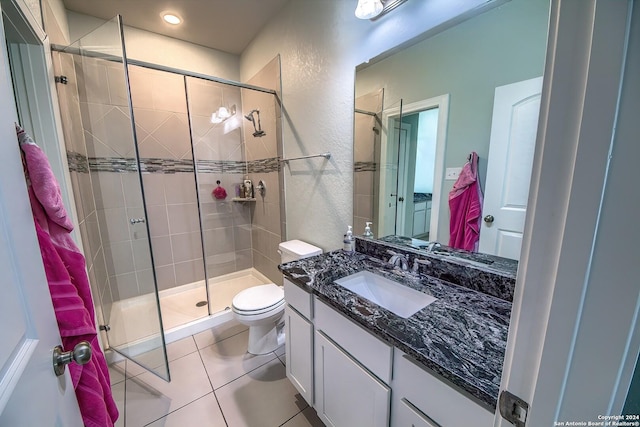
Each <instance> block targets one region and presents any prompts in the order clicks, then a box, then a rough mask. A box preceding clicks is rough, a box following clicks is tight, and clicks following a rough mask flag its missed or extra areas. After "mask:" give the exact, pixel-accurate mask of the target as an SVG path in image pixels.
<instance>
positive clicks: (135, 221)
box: [129, 218, 146, 225]
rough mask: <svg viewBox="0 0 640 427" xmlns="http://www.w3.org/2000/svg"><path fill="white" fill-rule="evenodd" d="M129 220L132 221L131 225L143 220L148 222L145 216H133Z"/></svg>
mask: <svg viewBox="0 0 640 427" xmlns="http://www.w3.org/2000/svg"><path fill="white" fill-rule="evenodd" d="M129 222H130V223H131V225H133V224H138V223H141V222H146V220H145V219H144V218H131V219H130V220H129Z"/></svg>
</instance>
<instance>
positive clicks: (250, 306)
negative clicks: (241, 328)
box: [232, 283, 284, 311]
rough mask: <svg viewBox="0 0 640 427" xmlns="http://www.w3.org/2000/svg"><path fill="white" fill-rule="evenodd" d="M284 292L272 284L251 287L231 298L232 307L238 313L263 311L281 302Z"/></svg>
mask: <svg viewBox="0 0 640 427" xmlns="http://www.w3.org/2000/svg"><path fill="white" fill-rule="evenodd" d="M283 299H284V290H283V289H282V288H281V287H280V286H278V285H275V284H273V283H269V284H268V285H260V286H253V287H251V288H248V289H245V290H244V291H241V292H240V293H238V294H237V295H236V296H235V297H233V302H232V304H233V307H234V308H236V309H237V310H240V311H256V310H264V309H265V308H269V307H272V306H274V305H277V304H279V303H281V302H282V300H283Z"/></svg>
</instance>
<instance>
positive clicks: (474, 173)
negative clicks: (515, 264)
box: [449, 151, 482, 252]
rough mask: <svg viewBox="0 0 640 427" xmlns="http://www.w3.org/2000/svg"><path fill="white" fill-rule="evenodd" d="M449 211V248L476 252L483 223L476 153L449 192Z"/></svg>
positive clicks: (472, 154)
mask: <svg viewBox="0 0 640 427" xmlns="http://www.w3.org/2000/svg"><path fill="white" fill-rule="evenodd" d="M449 209H450V212H451V218H450V221H449V231H450V238H449V246H451V247H452V248H458V249H464V250H467V251H474V252H476V251H477V250H478V242H479V240H480V225H481V221H482V189H481V188H480V182H479V181H478V154H477V153H476V152H475V151H474V152H473V153H471V160H470V161H469V162H467V163H466V164H465V165H464V167H463V168H462V171H461V172H460V176H459V177H458V180H457V181H456V183H455V184H454V185H453V188H452V189H451V191H450V192H449Z"/></svg>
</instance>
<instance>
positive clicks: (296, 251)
mask: <svg viewBox="0 0 640 427" xmlns="http://www.w3.org/2000/svg"><path fill="white" fill-rule="evenodd" d="M278 252H279V253H280V261H281V262H282V263H283V264H284V263H285V262H290V261H295V260H298V259H302V258H308V257H310V256H314V255H320V254H321V253H322V249H320V248H319V247H317V246H313V245H310V244H309V243H306V242H303V241H302V240H288V241H286V242H282V243H280V245H278Z"/></svg>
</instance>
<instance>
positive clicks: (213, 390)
mask: <svg viewBox="0 0 640 427" xmlns="http://www.w3.org/2000/svg"><path fill="white" fill-rule="evenodd" d="M198 356H199V357H200V362H202V367H203V368H204V371H205V372H206V373H207V379H208V380H209V385H210V386H211V390H212V393H213V397H215V399H216V403H217V404H218V409H220V413H221V414H222V419H223V420H224V424H225V426H227V427H229V423H228V422H227V417H226V416H225V415H224V411H223V410H222V405H220V401H219V400H218V395H217V394H216V389H215V387H214V386H213V383H212V382H211V377H210V376H209V373H208V372H207V367H206V365H205V363H204V359H203V358H202V354H201V353H200V350H198Z"/></svg>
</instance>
